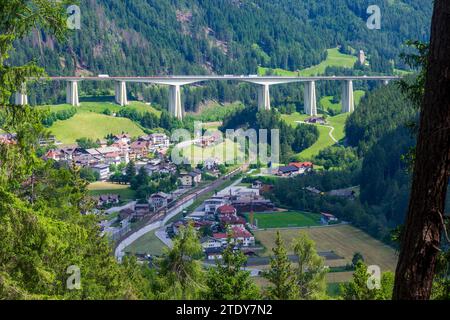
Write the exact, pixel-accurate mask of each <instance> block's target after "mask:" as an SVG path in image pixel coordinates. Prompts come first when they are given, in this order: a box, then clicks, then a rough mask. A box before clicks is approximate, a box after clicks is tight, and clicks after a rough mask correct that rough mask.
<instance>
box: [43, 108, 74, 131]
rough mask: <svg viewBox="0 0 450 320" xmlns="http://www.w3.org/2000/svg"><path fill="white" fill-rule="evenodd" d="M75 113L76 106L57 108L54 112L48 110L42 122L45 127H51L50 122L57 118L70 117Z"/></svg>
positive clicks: (64, 118) (65, 118)
mask: <svg viewBox="0 0 450 320" xmlns="http://www.w3.org/2000/svg"><path fill="white" fill-rule="evenodd" d="M76 113H77V109H76V108H70V109H67V110H59V111H55V112H49V113H48V115H47V116H46V117H45V118H44V120H43V121H42V123H43V124H44V125H45V126H46V127H51V126H52V124H53V123H54V122H55V121H57V120H67V119H70V118H72V117H73V116H74V115H75V114H76Z"/></svg>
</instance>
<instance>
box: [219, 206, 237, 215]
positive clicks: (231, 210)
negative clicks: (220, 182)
mask: <svg viewBox="0 0 450 320" xmlns="http://www.w3.org/2000/svg"><path fill="white" fill-rule="evenodd" d="M216 213H217V214H218V215H219V217H220V216H224V215H233V216H235V215H236V213H237V211H236V208H235V207H233V206H230V205H228V204H226V205H223V206H220V207H218V208H217V209H216Z"/></svg>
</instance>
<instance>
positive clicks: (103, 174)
mask: <svg viewBox="0 0 450 320" xmlns="http://www.w3.org/2000/svg"><path fill="white" fill-rule="evenodd" d="M91 169H92V170H94V172H97V173H98V175H99V177H100V180H101V181H106V180H108V178H109V176H110V172H109V165H108V164H97V165H95V166H92V167H91Z"/></svg>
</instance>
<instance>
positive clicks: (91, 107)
mask: <svg viewBox="0 0 450 320" xmlns="http://www.w3.org/2000/svg"><path fill="white" fill-rule="evenodd" d="M100 98H101V99H97V100H98V101H89V99H88V98H85V99H82V100H80V106H79V107H76V108H77V111H78V113H84V112H94V113H103V111H104V110H105V109H108V110H109V111H111V112H113V113H114V112H118V111H119V110H121V109H123V108H127V109H133V110H136V111H138V112H151V113H154V114H156V115H157V116H159V115H161V111H159V110H157V109H155V108H153V107H152V106H150V105H147V104H145V103H143V102H139V101H130V104H129V105H127V106H126V107H122V106H119V105H118V104H116V103H115V102H114V98H113V97H111V98H110V97H100ZM93 99H94V98H93ZM37 108H38V109H46V110H49V111H60V110H67V109H70V108H72V106H71V105H69V104H59V105H52V106H38V107H37Z"/></svg>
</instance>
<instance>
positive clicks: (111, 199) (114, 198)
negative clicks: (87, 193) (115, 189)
mask: <svg viewBox="0 0 450 320" xmlns="http://www.w3.org/2000/svg"><path fill="white" fill-rule="evenodd" d="M118 203H120V195H118V194H102V195H100V196H99V197H98V201H97V205H98V206H100V207H101V206H104V205H108V204H118Z"/></svg>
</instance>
